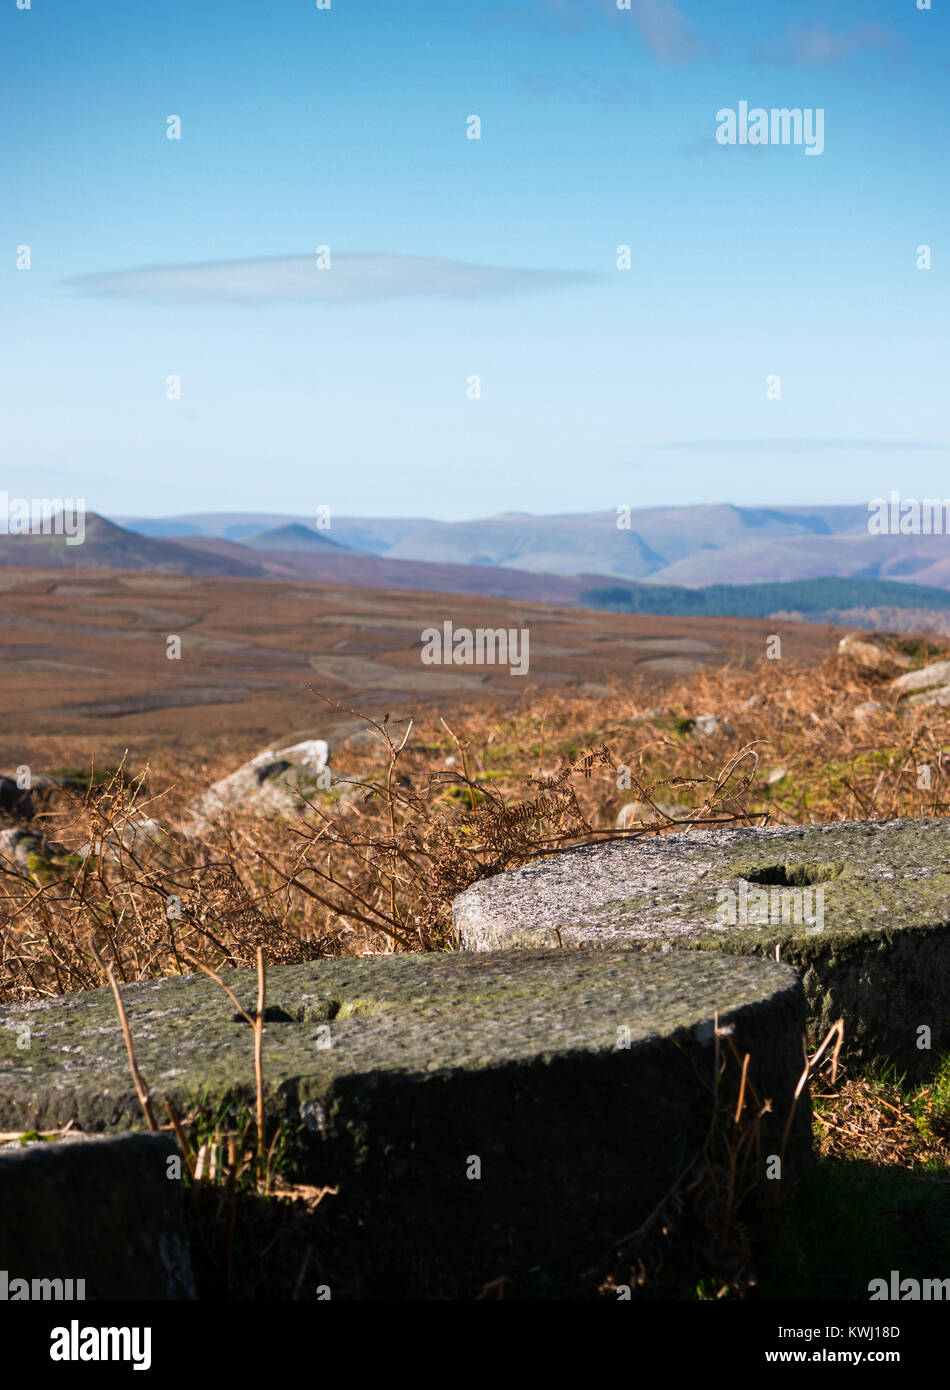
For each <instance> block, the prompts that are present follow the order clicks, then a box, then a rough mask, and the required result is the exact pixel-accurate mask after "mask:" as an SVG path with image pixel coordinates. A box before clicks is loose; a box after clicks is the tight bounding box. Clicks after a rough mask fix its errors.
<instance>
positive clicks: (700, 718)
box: [690, 714, 735, 738]
mask: <svg viewBox="0 0 950 1390" xmlns="http://www.w3.org/2000/svg"><path fill="white" fill-rule="evenodd" d="M690 732H691V733H693V734H695V735H696V737H697V738H715V737H716V735H717V734H725V735H726V737H727V738H729V737H731V736H732V734H734V733H735V730H734V729H733V727H732V725H731V724H730V723H729V722H728V721H727V720H725V719H719V718H718V717H717V716H716V715H715V714H697V715H695V717H694V718H693V719H691V720H690Z"/></svg>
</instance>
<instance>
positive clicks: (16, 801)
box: [0, 777, 33, 821]
mask: <svg viewBox="0 0 950 1390" xmlns="http://www.w3.org/2000/svg"><path fill="white" fill-rule="evenodd" d="M0 814H2V815H4V816H6V817H8V818H9V819H10V820H19V821H29V820H32V819H33V801H32V798H31V797H30V793H29V792H28V791H26V790H25V789H24V788H22V787H18V786H17V784H16V779H15V778H14V777H0Z"/></svg>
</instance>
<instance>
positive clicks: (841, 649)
mask: <svg viewBox="0 0 950 1390" xmlns="http://www.w3.org/2000/svg"><path fill="white" fill-rule="evenodd" d="M888 639H890V640H888ZM838 656H839V658H841V659H842V660H844V661H849V662H850V663H852V664H853V665H855V666H858V667H860V668H861V669H862V670H865V671H868V672H869V673H872V674H874V675H878V676H891V675H893V674H894V672H895V671H901V670H905V671H906V670H907V669H908V668H909V667H911V666H912V665H913V664H914V663H913V657H912V656H910V655H909V654H908V653H907V652H905V651H903V650H901V647H900V646H899V645H898V643H897V640H896V634H890V633H860V634H859V633H854V632H849V633H848V634H847V636H845V637H842V638H841V641H840V642H839V643H838Z"/></svg>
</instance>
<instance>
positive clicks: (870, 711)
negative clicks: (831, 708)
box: [851, 700, 885, 720]
mask: <svg viewBox="0 0 950 1390" xmlns="http://www.w3.org/2000/svg"><path fill="white" fill-rule="evenodd" d="M884 708H885V706H884V705H882V704H881V702H880V700H865V702H864V704H863V705H855V707H854V709H853V710H852V711H851V717H852V719H858V720H860V719H870V718H871V717H872V716H873V715H875V714H880V712H881V710H882V709H884Z"/></svg>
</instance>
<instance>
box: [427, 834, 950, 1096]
mask: <svg viewBox="0 0 950 1390" xmlns="http://www.w3.org/2000/svg"><path fill="white" fill-rule="evenodd" d="M453 920H454V923H455V927H456V929H457V931H458V933H459V937H460V940H461V942H462V945H463V946H464V947H467V948H469V949H470V950H475V951H495V950H504V949H509V948H511V947H522V948H535V949H536V948H538V947H540V946H545V945H550V944H551V943H552V941H553V940H557V941H560V942H562V943H563V944H564V946H569V947H588V946H591V945H594V946H601V947H610V948H617V947H621V948H626V949H629V950H632V951H638V952H639V951H656V950H669V949H674V948H675V949H678V950H687V951H697V950H698V951H714V952H721V953H724V954H726V955H729V956H731V957H734V956H736V955H747V954H751V955H760V956H768V957H774V956H775V954H776V952H778V954H779V957H780V958H781V960H783V961H786V962H788V963H789V964H791V965H793V966H794V967H795V969H796V970H798V971H799V973H800V974H801V976H802V980H803V983H804V989H805V998H806V1002H807V1006H808V1014H809V1026H810V1032H811V1035H812V1038H813V1039H817V1038H818V1036H819V1035H821V1034H823V1033H824V1032H825V1031H827V1029H828V1028H829V1027H830V1026H831V1024H832V1023H833V1022H834V1021H835V1020H836V1019H837V1018H838V1017H839V1016H843V1017H844V1019H845V1026H846V1036H847V1055H848V1057H849V1058H850V1059H852V1060H853V1061H854V1062H856V1063H860V1064H861V1065H876V1064H885V1063H888V1062H893V1063H895V1064H896V1065H897V1066H898V1068H899V1069H900V1070H906V1071H907V1072H909V1073H911V1074H912V1075H915V1076H920V1075H927V1074H929V1073H930V1072H931V1071H932V1069H933V1068H934V1066H935V1065H936V1062H937V1060H938V1059H939V1058H940V1057H941V1056H943V1055H946V1054H947V1053H950V1007H948V1005H947V993H946V982H947V979H948V978H950V820H947V819H945V818H934V819H927V820H894V821H846V822H838V823H834V824H829V825H812V826H802V827H798V826H795V827H791V828H784V827H783V828H767V829H758V828H743V829H739V830H701V829H691V830H689V831H685V832H674V833H673V834H670V835H665V836H662V837H654V836H648V837H637V838H635V839H631V840H622V841H617V842H615V843H610V844H603V845H585V846H579V847H576V848H573V849H569V850H564V851H562V852H560V853H557V854H553V855H550V856H548V857H547V858H545V859H541V860H538V861H537V862H536V863H533V864H531V865H529V866H528V867H526V868H523V869H515V870H511V871H509V872H507V873H503V874H498V875H495V876H494V877H492V878H487V879H483V880H482V881H481V882H479V883H476V884H474V885H473V886H472V887H471V888H468V889H467V890H466V891H465V892H464V893H461V894H460V895H459V896H458V897H457V898H456V899H455V903H454V908H453Z"/></svg>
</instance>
